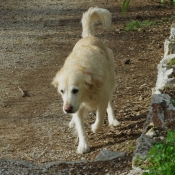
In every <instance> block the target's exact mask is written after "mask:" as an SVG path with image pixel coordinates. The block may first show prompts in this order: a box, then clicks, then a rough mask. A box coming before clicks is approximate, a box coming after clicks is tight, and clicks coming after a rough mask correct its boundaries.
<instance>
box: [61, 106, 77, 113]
mask: <svg viewBox="0 0 175 175" xmlns="http://www.w3.org/2000/svg"><path fill="white" fill-rule="evenodd" d="M63 111H64V113H65V114H73V113H76V112H77V111H75V110H74V108H73V106H65V107H64V108H63Z"/></svg>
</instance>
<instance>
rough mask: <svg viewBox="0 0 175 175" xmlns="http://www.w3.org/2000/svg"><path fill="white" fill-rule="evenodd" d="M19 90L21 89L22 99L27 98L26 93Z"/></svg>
mask: <svg viewBox="0 0 175 175" xmlns="http://www.w3.org/2000/svg"><path fill="white" fill-rule="evenodd" d="M18 89H19V91H20V92H21V94H22V97H25V96H26V93H25V92H24V91H23V90H22V89H21V88H20V87H18Z"/></svg>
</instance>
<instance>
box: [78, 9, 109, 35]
mask: <svg viewBox="0 0 175 175" xmlns="http://www.w3.org/2000/svg"><path fill="white" fill-rule="evenodd" d="M97 21H100V22H101V23H102V24H103V27H104V28H105V29H108V28H109V27H110V26H111V13H110V12H109V10H106V9H103V8H98V7H95V8H93V7H91V8H89V10H88V11H87V12H85V13H84V14H83V17H82V20H81V22H82V27H83V32H82V37H83V38H84V37H87V36H92V35H93V34H94V23H95V22H97Z"/></svg>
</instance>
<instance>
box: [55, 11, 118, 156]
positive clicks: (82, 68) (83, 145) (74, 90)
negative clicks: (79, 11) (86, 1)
mask: <svg viewBox="0 0 175 175" xmlns="http://www.w3.org/2000/svg"><path fill="white" fill-rule="evenodd" d="M98 20H100V21H101V22H102V24H103V26H104V27H109V26H110V24H111V14H110V12H109V11H108V10H106V9H101V8H90V9H89V10H88V11H87V12H85V13H84V14H83V18H82V26H83V33H82V36H83V38H82V39H81V40H80V41H78V42H77V44H76V45H75V47H74V48H73V51H72V53H71V54H70V55H69V56H68V57H67V59H66V61H65V63H64V66H63V67H62V68H61V70H60V71H59V72H58V73H57V74H56V76H55V78H54V80H53V82H52V84H53V85H54V86H55V87H57V89H58V92H59V93H60V94H61V96H62V98H63V111H64V112H65V113H72V116H73V117H72V120H71V122H70V123H69V127H74V126H76V129H77V132H78V137H79V145H78V149H77V152H78V153H85V152H88V151H89V149H90V147H89V144H88V141H87V136H86V132H85V129H84V116H85V109H89V110H94V109H95V110H96V112H97V114H96V121H95V123H94V124H93V125H92V131H93V132H94V133H96V132H98V131H100V129H101V128H102V126H103V123H104V116H105V113H106V110H107V113H108V122H109V125H112V126H117V125H118V124H119V122H118V120H117V119H116V117H115V115H114V111H113V107H112V101H111V99H112V94H113V92H114V89H115V74H114V58H113V52H112V50H111V49H109V48H108V47H107V46H105V45H104V44H103V43H102V42H101V41H100V40H99V39H98V38H96V37H94V36H93V31H94V29H93V25H94V23H95V22H96V21H98Z"/></svg>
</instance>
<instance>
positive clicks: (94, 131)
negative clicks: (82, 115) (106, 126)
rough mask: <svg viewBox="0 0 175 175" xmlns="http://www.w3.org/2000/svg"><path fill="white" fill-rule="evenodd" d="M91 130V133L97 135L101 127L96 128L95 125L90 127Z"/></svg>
mask: <svg viewBox="0 0 175 175" xmlns="http://www.w3.org/2000/svg"><path fill="white" fill-rule="evenodd" d="M91 129H92V132H93V133H97V132H99V131H100V130H101V127H98V126H97V125H96V124H95V123H94V124H92V125H91Z"/></svg>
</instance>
